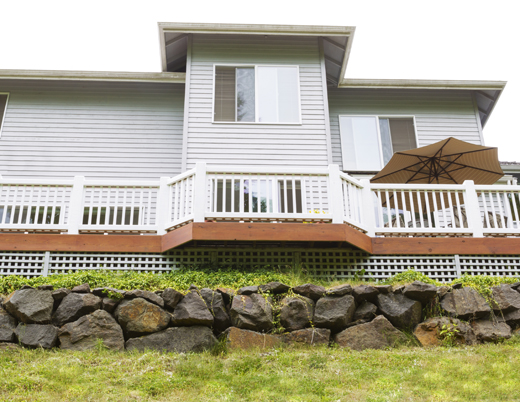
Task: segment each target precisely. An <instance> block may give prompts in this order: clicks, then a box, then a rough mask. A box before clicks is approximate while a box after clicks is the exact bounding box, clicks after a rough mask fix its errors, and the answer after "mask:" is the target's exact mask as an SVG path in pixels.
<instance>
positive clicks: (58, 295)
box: [51, 288, 71, 302]
mask: <svg viewBox="0 0 520 402" xmlns="http://www.w3.org/2000/svg"><path fill="white" fill-rule="evenodd" d="M70 292H71V290H70V289H67V288H59V289H56V290H53V291H52V293H51V294H52V298H53V299H54V301H57V302H59V301H61V300H63V298H64V297H65V296H67V295H68V294H69V293H70Z"/></svg>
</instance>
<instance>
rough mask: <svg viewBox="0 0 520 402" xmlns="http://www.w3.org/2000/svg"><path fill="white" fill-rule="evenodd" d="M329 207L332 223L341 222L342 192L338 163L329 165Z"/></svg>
mask: <svg viewBox="0 0 520 402" xmlns="http://www.w3.org/2000/svg"><path fill="white" fill-rule="evenodd" d="M329 208H330V212H331V213H332V223H343V194H342V191H341V177H340V176H339V166H338V165H329Z"/></svg>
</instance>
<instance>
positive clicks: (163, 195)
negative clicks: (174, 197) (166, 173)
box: [155, 177, 171, 235]
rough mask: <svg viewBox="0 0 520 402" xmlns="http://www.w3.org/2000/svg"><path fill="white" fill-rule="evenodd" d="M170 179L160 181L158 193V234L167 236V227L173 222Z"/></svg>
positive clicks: (165, 178)
mask: <svg viewBox="0 0 520 402" xmlns="http://www.w3.org/2000/svg"><path fill="white" fill-rule="evenodd" d="M168 180H170V178H169V177H161V178H160V179H159V192H158V193H157V211H156V213H155V222H156V226H157V234H158V235H164V234H166V233H167V232H166V226H167V225H168V224H169V223H170V221H171V209H170V208H168V206H169V205H170V191H169V190H170V186H169V185H168Z"/></svg>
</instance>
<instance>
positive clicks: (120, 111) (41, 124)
mask: <svg viewBox="0 0 520 402" xmlns="http://www.w3.org/2000/svg"><path fill="white" fill-rule="evenodd" d="M0 92H9V102H8V106H7V111H6V116H5V121H4V124H3V127H2V130H1V136H0V175H2V176H3V177H5V178H11V177H12V178H21V177H23V178H33V177H37V178H46V177H49V178H50V177H52V178H70V177H71V176H76V175H84V176H86V177H88V178H105V179H108V178H111V179H135V178H143V179H145V178H146V179H156V178H158V177H160V176H174V175H176V174H178V173H180V172H181V159H182V157H181V156H182V135H183V132H182V130H183V113H184V84H165V83H160V84H159V83H157V84H151V83H129V82H78V81H51V80H45V81H43V80H30V81H29V80H16V81H15V80H10V81H7V80H6V81H2V80H0Z"/></svg>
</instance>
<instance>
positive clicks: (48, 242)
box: [0, 233, 162, 253]
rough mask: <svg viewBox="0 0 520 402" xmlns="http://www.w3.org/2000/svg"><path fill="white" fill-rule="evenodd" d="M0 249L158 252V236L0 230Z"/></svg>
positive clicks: (159, 248) (159, 245)
mask: <svg viewBox="0 0 520 402" xmlns="http://www.w3.org/2000/svg"><path fill="white" fill-rule="evenodd" d="M0 250H2V251H75V252H80V251H83V252H103V253H160V252H162V248H161V237H160V236H140V235H110V236H108V235H107V236H105V235H96V234H86V235H85V234H79V235H67V234H39V233H33V234H22V233H0Z"/></svg>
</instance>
